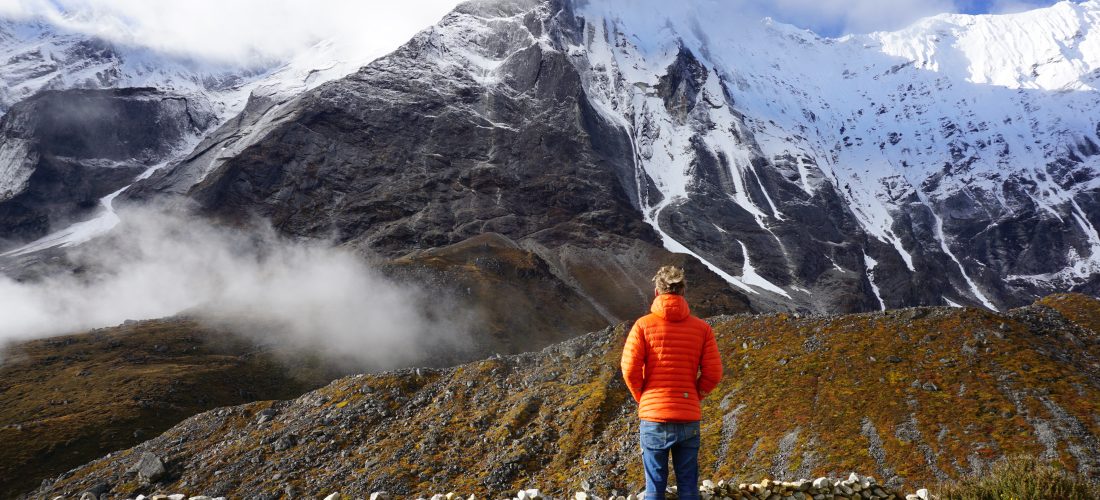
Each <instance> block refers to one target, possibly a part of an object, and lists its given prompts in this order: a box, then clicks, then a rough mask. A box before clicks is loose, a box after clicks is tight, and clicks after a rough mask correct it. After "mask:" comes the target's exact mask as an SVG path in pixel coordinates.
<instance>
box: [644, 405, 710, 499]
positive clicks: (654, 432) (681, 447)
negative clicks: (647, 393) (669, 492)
mask: <svg viewBox="0 0 1100 500" xmlns="http://www.w3.org/2000/svg"><path fill="white" fill-rule="evenodd" d="M638 427H639V429H640V432H639V435H640V436H639V437H640V440H641V445H642V463H643V464H645V498H646V500H664V498H665V488H667V487H668V454H669V452H670V451H671V452H672V466H673V467H674V468H675V470H676V492H677V494H678V496H679V498H680V499H681V500H695V499H697V498H699V422H688V423H683V424H673V423H661V422H650V421H648V420H642V421H641V424H639V426H638Z"/></svg>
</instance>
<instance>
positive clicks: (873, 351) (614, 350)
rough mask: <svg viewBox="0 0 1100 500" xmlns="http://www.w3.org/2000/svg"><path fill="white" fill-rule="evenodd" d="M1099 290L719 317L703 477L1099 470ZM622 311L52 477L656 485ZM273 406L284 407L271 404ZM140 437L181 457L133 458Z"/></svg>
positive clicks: (371, 484)
mask: <svg viewBox="0 0 1100 500" xmlns="http://www.w3.org/2000/svg"><path fill="white" fill-rule="evenodd" d="M1096 318H1100V302H1098V301H1096V300H1094V299H1091V298H1088V297H1085V296H1081V295H1061V296H1054V297H1049V298H1047V299H1044V300H1043V301H1040V302H1039V303H1037V304H1035V305H1032V306H1029V307H1026V308H1022V309H1017V310H1013V311H1010V312H1007V313H993V312H989V311H984V310H976V309H952V308H916V309H905V310H897V311H888V312H886V313H874V314H856V315H846V316H819V317H798V316H793V315H788V314H769V315H758V316H751V315H740V316H732V317H729V316H727V317H719V318H715V319H714V321H715V324H716V327H715V330H716V332H717V335H718V339H719V343H720V349H721V351H722V355H723V359H724V362H725V366H726V370H725V380H724V381H723V382H722V384H721V385H720V387H719V388H718V389H717V390H716V392H715V393H714V394H713V395H712V396H711V397H710V398H708V400H707V401H706V402H705V408H704V415H705V416H704V419H705V421H704V426H703V429H704V437H703V443H704V449H703V453H702V476H703V477H711V478H715V479H727V480H730V479H732V480H733V481H734V482H742V481H749V480H759V479H761V478H763V477H770V478H776V479H785V478H796V477H816V476H821V475H829V474H836V475H841V474H843V475H847V473H848V472H849V471H857V472H860V473H863V474H871V475H874V476H876V477H877V478H878V479H879V481H882V482H885V483H887V484H892V485H899V486H903V487H904V488H906V489H908V490H910V491H911V490H915V489H916V488H919V487H922V486H929V487H934V486H935V485H936V484H938V483H939V482H940V481H945V480H950V479H951V478H957V477H964V476H968V475H971V474H975V473H981V472H984V471H986V470H987V469H988V468H989V467H990V466H991V464H992V463H994V462H995V461H996V460H997V459H999V458H1001V457H1005V456H1020V455H1024V456H1035V457H1039V458H1042V459H1047V460H1057V461H1059V462H1061V463H1062V464H1064V465H1065V466H1066V467H1067V468H1069V469H1070V470H1072V471H1075V472H1076V473H1078V474H1079V475H1080V476H1082V477H1085V478H1088V479H1092V480H1096V479H1097V477H1098V474H1100V445H1098V441H1097V436H1100V363H1098V360H1100V335H1098V334H1097V332H1096V331H1095V330H1093V328H1095V326H1096V325H1095V322H1096ZM628 326H629V325H628V324H622V325H619V326H618V327H616V328H609V329H607V330H604V331H602V332H597V333H594V334H590V335H588V336H585V337H581V338H578V339H574V340H570V341H567V342H564V343H561V344H557V345H555V346H552V347H549V348H547V349H545V350H543V351H541V352H539V353H532V354H523V355H518V356H507V357H502V358H494V359H488V360H484V361H480V362H476V363H470V364H466V365H462V366H459V367H456V368H452V369H445V370H419V371H414V370H404V371H398V372H391V373H386V374H381V375H359V376H353V377H348V378H343V379H340V380H337V381H335V382H333V383H332V384H330V385H328V386H326V387H324V388H322V389H319V390H317V391H314V392H312V393H309V394H306V395H303V396H301V397H299V398H297V399H295V400H292V401H283V402H263V403H254V404H249V405H244V406H238V407H233V408H224V409H219V410H216V411H213V412H207V413H204V414H202V415H199V416H196V417H194V418H191V419H188V420H186V421H185V422H183V423H182V424H181V425H179V426H177V427H175V428H173V429H171V430H169V431H168V432H166V433H165V434H163V435H162V436H160V437H157V438H155V439H153V440H151V441H149V442H146V443H143V444H141V445H139V446H137V447H135V448H133V449H131V450H127V451H123V452H120V453H118V454H115V455H113V456H111V457H105V458H103V459H100V460H97V461H94V462H92V463H90V464H88V465H87V466H85V467H83V468H81V469H79V470H77V471H75V472H74V473H73V474H71V475H65V476H63V477H60V478H58V480H57V481H56V482H55V483H53V484H52V485H51V486H50V487H48V488H45V489H43V490H40V491H39V493H41V494H44V495H54V494H58V493H67V494H72V493H76V492H79V491H80V490H81V489H82V488H86V487H88V486H90V485H92V484H97V483H107V484H109V485H111V487H112V488H113V491H115V492H118V493H136V492H144V493H149V492H152V491H154V490H156V491H172V492H183V493H188V494H200V493H201V494H209V495H225V494H228V495H229V496H242V495H245V496H249V497H252V498H277V497H279V496H280V495H282V494H284V493H285V492H286V491H287V490H288V488H289V490H290V491H291V492H293V493H295V494H305V495H310V496H317V495H321V494H325V493H326V492H331V491H341V492H343V493H345V494H352V495H357V496H363V495H364V494H365V493H368V492H370V491H378V490H388V491H390V492H392V493H396V494H399V495H404V494H414V493H426V492H439V491H452V490H453V491H458V492H462V493H465V494H468V493H477V494H478V495H479V496H485V495H486V494H490V493H493V494H495V493H500V492H504V491H509V490H511V491H514V490H515V489H517V488H519V487H520V486H524V485H537V486H538V487H540V488H541V489H543V490H544V491H549V492H551V493H555V492H565V491H567V490H569V491H575V490H576V487H577V485H578V484H579V482H580V481H581V480H587V481H589V482H590V483H591V484H593V485H594V486H595V489H596V490H597V491H598V492H600V493H601V494H603V493H607V492H608V491H609V490H611V489H617V490H618V491H627V490H629V491H634V490H636V489H638V487H639V486H640V485H641V484H642V477H641V464H640V461H639V459H638V451H637V438H636V417H635V411H636V406H635V405H634V403H633V401H632V400H630V397H629V394H628V393H627V391H626V389H625V387H624V386H623V384H622V382H621V378H620V375H619V371H618V360H619V353H620V350H621V346H622V343H623V340H624V337H625V331H626V328H627V327H628ZM261 411H266V412H267V413H270V414H273V417H272V418H271V419H270V421H263V420H264V419H260V418H259V417H260V415H259V414H260V412H261ZM142 451H150V452H153V453H155V454H156V455H158V456H159V457H160V458H162V459H163V460H164V461H165V462H166V464H167V468H168V474H167V475H166V476H165V478H164V479H162V480H161V482H160V483H157V484H153V485H150V486H142V485H140V484H139V483H138V482H137V481H136V479H134V478H133V477H131V476H127V475H126V474H124V471H125V470H126V469H127V468H128V467H129V466H130V465H131V464H132V463H133V462H134V461H135V460H136V458H137V456H138V455H139V454H140V453H141V452H142Z"/></svg>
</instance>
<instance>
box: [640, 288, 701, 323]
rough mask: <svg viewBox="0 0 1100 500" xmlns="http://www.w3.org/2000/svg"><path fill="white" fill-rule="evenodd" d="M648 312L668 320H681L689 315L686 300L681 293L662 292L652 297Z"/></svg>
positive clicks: (689, 311) (689, 310)
mask: <svg viewBox="0 0 1100 500" xmlns="http://www.w3.org/2000/svg"><path fill="white" fill-rule="evenodd" d="M649 312H651V313H653V314H656V315H657V316H660V317H661V318H663V319H666V320H668V321H683V320H685V319H687V318H688V316H691V309H690V308H688V303H687V300H685V299H684V297H683V296H682V295H676V294H674V293H662V294H661V295H658V296H657V297H656V298H654V299H653V305H652V306H650V307H649Z"/></svg>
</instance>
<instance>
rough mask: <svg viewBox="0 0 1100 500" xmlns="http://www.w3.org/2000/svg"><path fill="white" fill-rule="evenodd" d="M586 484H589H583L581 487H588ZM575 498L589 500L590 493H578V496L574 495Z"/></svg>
mask: <svg viewBox="0 0 1100 500" xmlns="http://www.w3.org/2000/svg"><path fill="white" fill-rule="evenodd" d="M586 484H587V482H584V483H581V485H582V486H581V487H582V488H583V487H584V485H586ZM573 498H574V499H575V500H588V493H586V492H583V491H578V492H577V494H576V495H573Z"/></svg>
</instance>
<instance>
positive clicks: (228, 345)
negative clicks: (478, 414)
mask: <svg viewBox="0 0 1100 500" xmlns="http://www.w3.org/2000/svg"><path fill="white" fill-rule="evenodd" d="M295 366H296V368H295V370H293V371H291V370H290V369H288V368H287V365H285V364H283V363H281V362H279V361H278V360H277V359H276V358H274V357H273V356H272V355H271V354H270V353H268V352H265V351H264V350H263V349H261V348H260V347H258V346H256V345H255V344H253V343H251V342H248V341H244V340H242V339H238V338H235V337H233V336H230V335H227V334H225V333H222V332H217V331H212V330H209V329H207V328H204V327H202V326H200V325H199V324H197V323H196V322H194V321H191V320H187V319H165V320H155V321H141V322H134V323H130V324H127V325H124V326H119V327H115V328H104V329H100V330H95V331H92V332H89V333H84V334H79V335H68V336H62V337H54V338H50V339H43V340H34V341H29V342H24V343H19V344H14V345H10V346H7V347H6V348H5V350H4V356H3V363H2V364H0V498H10V497H14V496H15V495H16V494H18V493H20V492H22V491H26V490H30V489H32V488H34V487H35V486H38V484H39V482H40V481H41V480H42V479H44V478H46V477H50V476H54V475H56V474H58V473H60V472H63V471H66V470H68V469H70V468H72V467H75V466H77V465H80V464H83V463H85V462H87V461H89V460H91V459H93V458H96V457H100V456H102V455H104V454H106V453H108V452H111V451H115V450H119V449H124V448H127V447H129V446H133V445H135V444H137V443H140V442H142V441H144V440H146V439H149V438H152V437H154V436H156V435H158V434H160V433H161V432H164V431H165V430H166V429H168V428H170V427H172V426H173V425H175V424H177V423H179V421H181V420H183V419H184V418H187V417H189V416H191V415H194V414H196V413H199V412H202V411H205V410H208V409H211V408H216V407H219V406H225V405H234V404H241V403H244V402H249V401H255V400H258V399H279V398H288V397H294V396H297V395H298V394H301V393H302V392H305V391H307V390H309V389H311V388H316V387H318V386H320V385H322V384H324V383H325V382H327V381H329V380H331V378H332V377H334V376H335V375H334V374H331V373H322V372H321V371H319V370H317V369H316V368H315V367H314V366H313V363H311V362H309V361H305V360H301V361H299V362H298V363H297V364H296V365H295Z"/></svg>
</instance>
